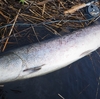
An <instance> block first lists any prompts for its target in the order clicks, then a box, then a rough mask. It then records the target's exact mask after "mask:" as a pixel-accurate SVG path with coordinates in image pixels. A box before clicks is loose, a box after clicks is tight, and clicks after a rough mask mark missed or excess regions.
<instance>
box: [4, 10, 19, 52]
mask: <svg viewBox="0 0 100 99" xmlns="http://www.w3.org/2000/svg"><path fill="white" fill-rule="evenodd" d="M20 11H21V9H19V11H18V13H17V15H16V17H15V19H14V23H13V25H12V27H11V29H10V32H9V34H8V36H10V35H11V33H12V31H13V28H14V26H15V23H16V21H17V18H18V16H19V13H20ZM8 40H9V38H7V40H6V42H5V44H4V47H3V49H2V51H4V50H5V48H6V45H7V43H8Z"/></svg>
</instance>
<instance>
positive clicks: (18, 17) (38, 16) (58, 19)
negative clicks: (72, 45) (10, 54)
mask: <svg viewBox="0 0 100 99" xmlns="http://www.w3.org/2000/svg"><path fill="white" fill-rule="evenodd" d="M83 1H84V0H83ZM85 1H86V2H88V0H85ZM83 3H85V2H82V0H76V1H75V0H66V2H65V0H26V2H25V3H24V5H22V4H20V3H19V1H18V0H0V52H3V51H5V49H7V46H8V45H16V44H18V42H20V40H21V39H22V38H24V37H27V39H28V40H29V42H30V43H32V42H34V40H35V39H32V38H31V36H33V37H36V40H37V41H41V40H42V39H45V38H46V37H47V36H50V34H48V33H45V34H44V35H42V36H41V34H39V33H37V32H36V30H35V28H34V27H38V28H39V27H45V28H46V29H47V30H49V31H50V32H51V33H53V34H54V35H62V32H60V31H65V32H68V31H69V28H70V29H79V28H83V27H85V26H88V25H89V24H91V23H93V22H94V21H95V18H92V19H88V18H87V17H86V13H85V12H84V10H83V9H80V10H78V11H74V12H73V13H70V14H65V11H68V10H70V9H71V8H72V7H74V6H76V5H79V4H83ZM97 5H99V3H98V4H97ZM80 20H81V21H80ZM19 26H20V27H19ZM31 29H32V31H33V32H34V33H33V34H29V32H30V30H31ZM27 30H28V31H27ZM23 32H24V34H23ZM12 39H14V40H12Z"/></svg>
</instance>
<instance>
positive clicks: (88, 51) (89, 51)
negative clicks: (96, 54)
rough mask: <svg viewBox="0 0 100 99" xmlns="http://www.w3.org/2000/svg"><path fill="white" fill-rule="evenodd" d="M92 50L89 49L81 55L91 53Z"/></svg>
mask: <svg viewBox="0 0 100 99" xmlns="http://www.w3.org/2000/svg"><path fill="white" fill-rule="evenodd" d="M91 52H92V50H87V51H85V52H83V53H82V54H81V55H80V56H81V57H82V56H86V55H89V54H90V53H91Z"/></svg>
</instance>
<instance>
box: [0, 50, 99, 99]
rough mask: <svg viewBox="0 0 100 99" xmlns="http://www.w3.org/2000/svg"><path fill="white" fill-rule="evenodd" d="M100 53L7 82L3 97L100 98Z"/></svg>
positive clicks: (41, 98) (38, 98) (11, 98)
mask: <svg viewBox="0 0 100 99" xmlns="http://www.w3.org/2000/svg"><path fill="white" fill-rule="evenodd" d="M98 54H99V50H98V51H95V52H93V53H92V54H91V55H89V56H86V57H84V58H82V59H80V60H79V61H77V62H74V63H73V64H71V65H69V66H67V67H65V68H63V69H60V70H58V71H55V72H53V73H50V74H47V75H44V76H41V77H36V78H31V79H27V80H22V81H15V82H10V83H7V84H5V85H4V88H3V91H2V92H3V94H2V95H3V97H4V98H0V99H63V98H64V99H100V94H99V93H100V85H99V83H100V79H99V77H100V56H99V55H98ZM60 95H61V96H62V97H63V98H62V97H61V96H60Z"/></svg>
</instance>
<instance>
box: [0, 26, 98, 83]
mask: <svg viewBox="0 0 100 99" xmlns="http://www.w3.org/2000/svg"><path fill="white" fill-rule="evenodd" d="M99 47H100V25H95V26H90V27H87V28H84V29H81V30H78V31H75V32H73V33H72V34H70V35H65V36H62V37H57V38H53V39H50V40H46V41H43V42H40V43H36V44H31V45H28V46H25V47H21V48H19V49H16V50H12V51H10V52H8V53H9V54H5V55H4V56H2V57H0V83H1V82H9V81H13V80H20V79H27V78H31V77H35V76H40V75H44V74H47V73H50V72H53V71H55V70H58V69H60V68H63V67H65V66H68V65H69V64H71V63H73V62H75V61H76V60H78V59H80V58H82V57H84V56H86V55H88V54H89V53H91V52H93V51H95V50H96V49H97V48H99ZM8 57H10V58H8ZM7 75H9V76H8V77H7Z"/></svg>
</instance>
